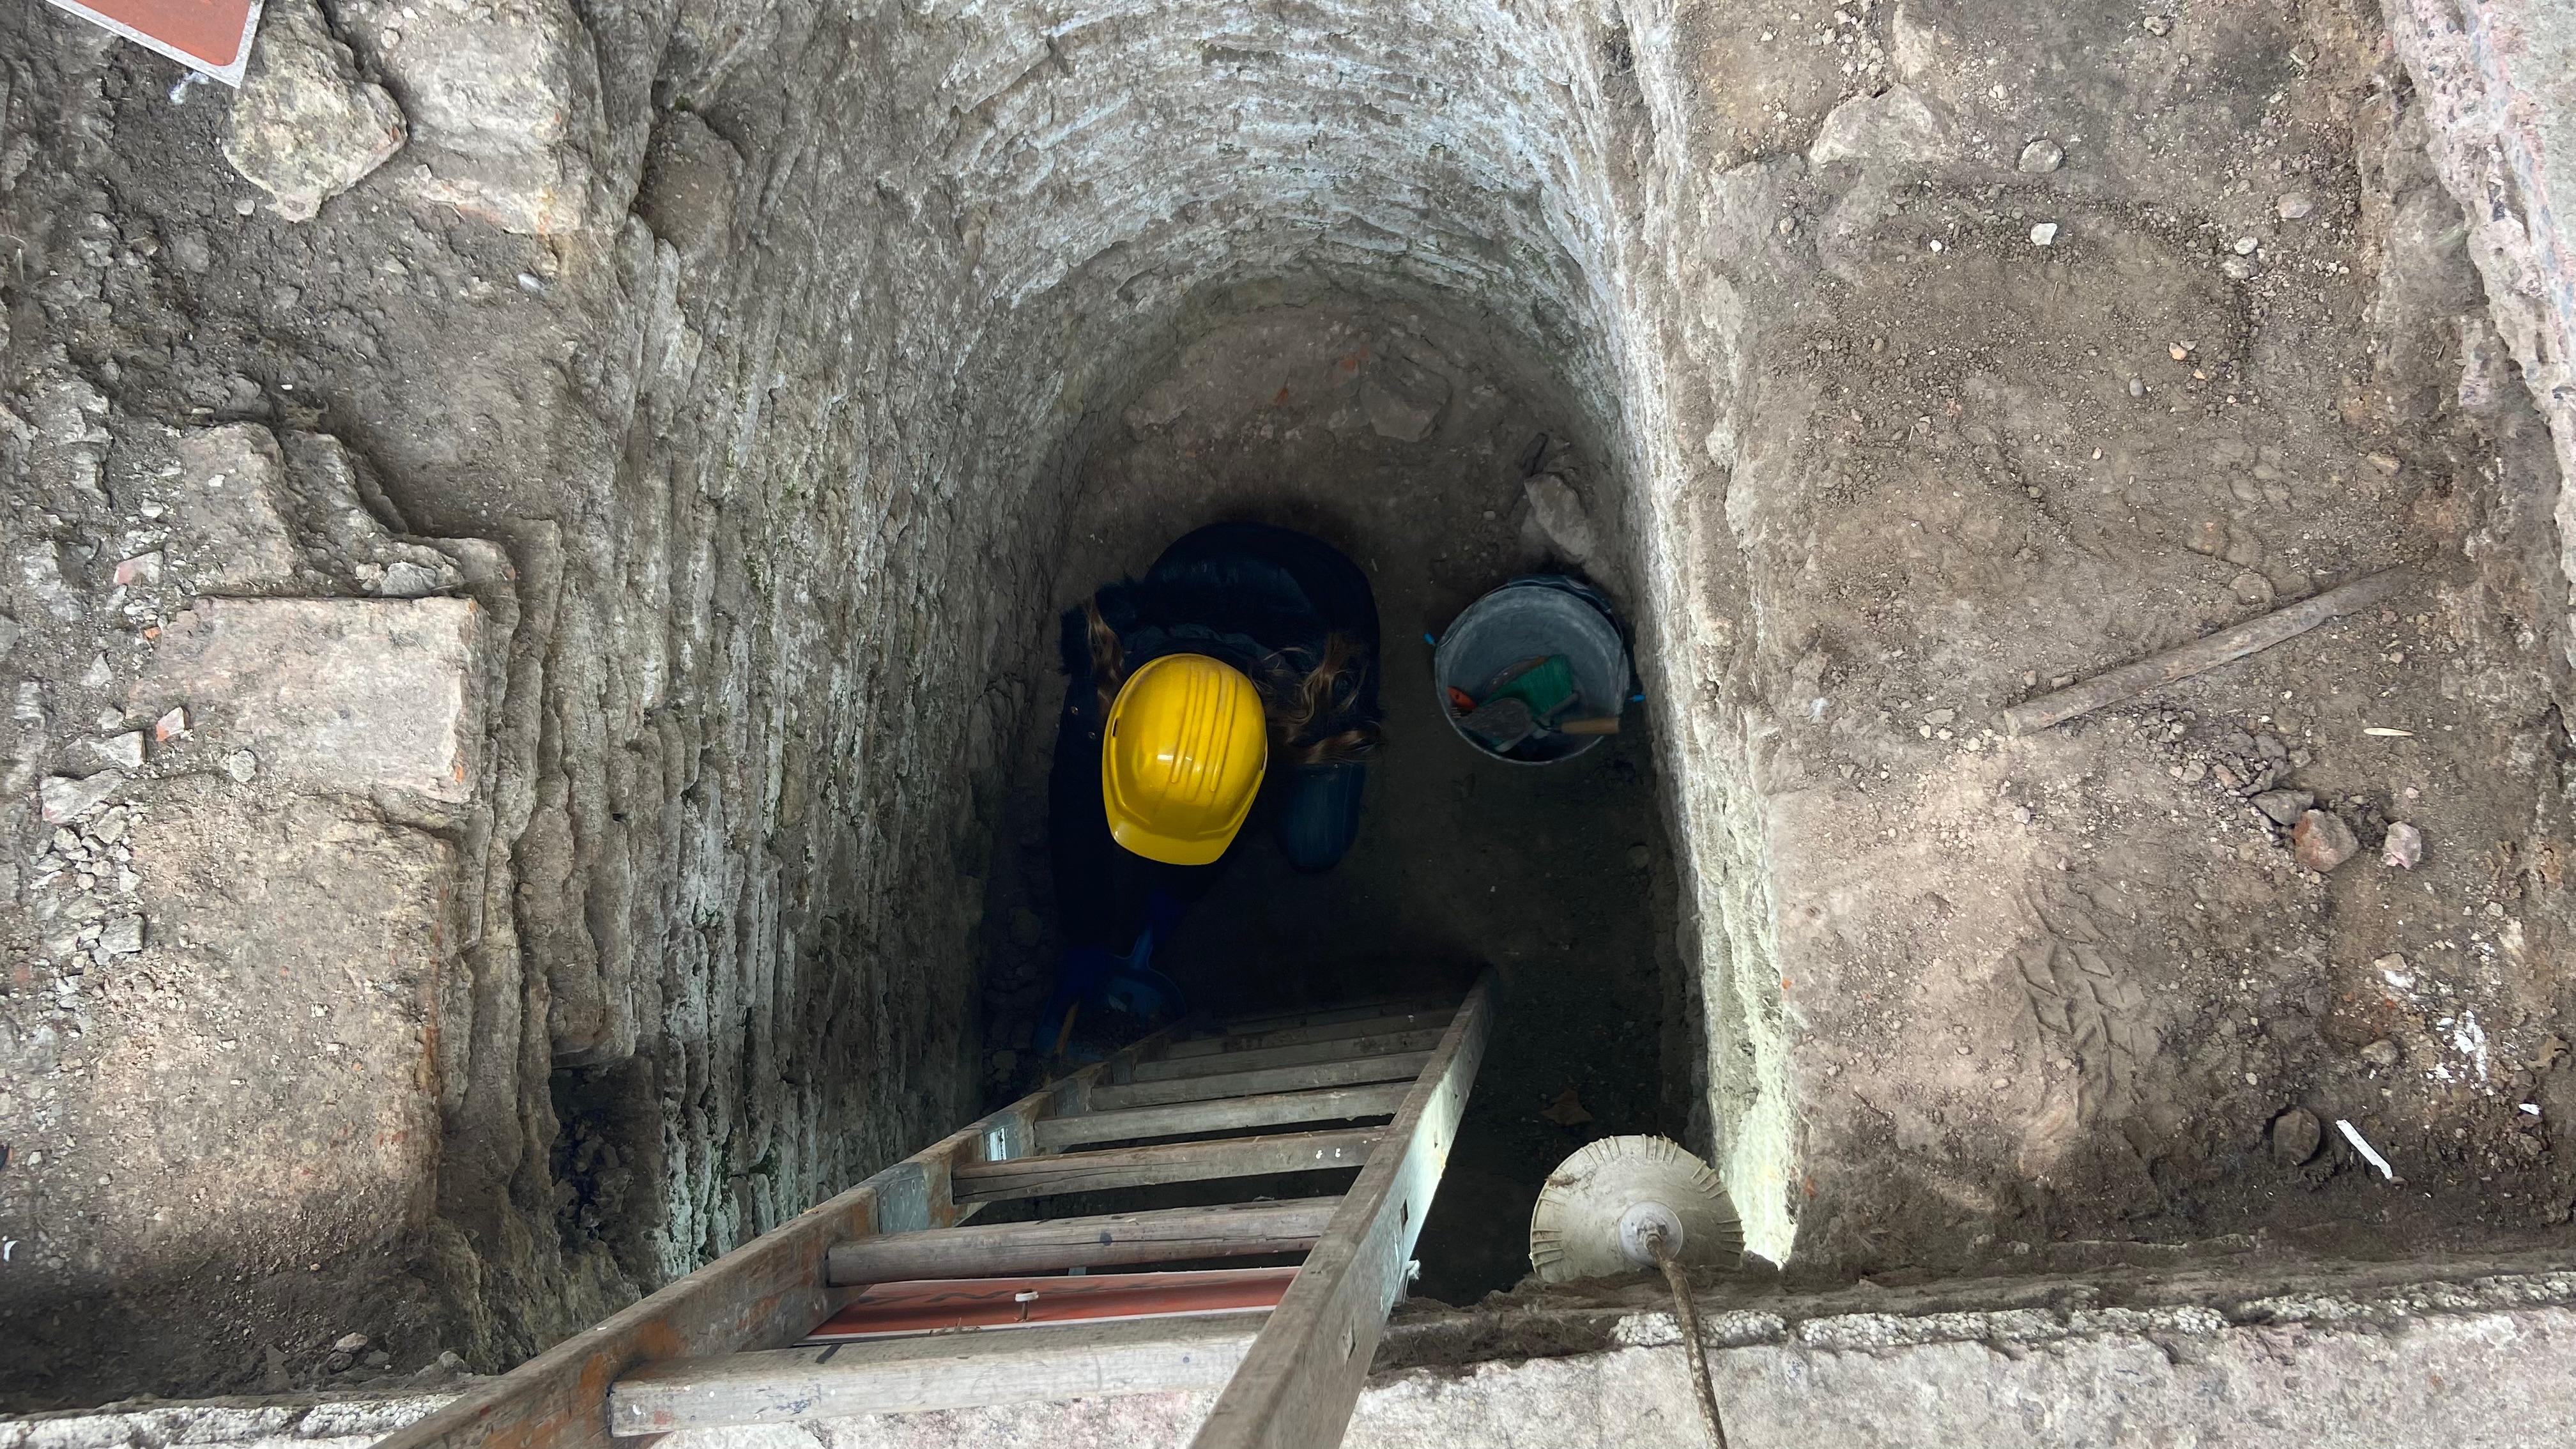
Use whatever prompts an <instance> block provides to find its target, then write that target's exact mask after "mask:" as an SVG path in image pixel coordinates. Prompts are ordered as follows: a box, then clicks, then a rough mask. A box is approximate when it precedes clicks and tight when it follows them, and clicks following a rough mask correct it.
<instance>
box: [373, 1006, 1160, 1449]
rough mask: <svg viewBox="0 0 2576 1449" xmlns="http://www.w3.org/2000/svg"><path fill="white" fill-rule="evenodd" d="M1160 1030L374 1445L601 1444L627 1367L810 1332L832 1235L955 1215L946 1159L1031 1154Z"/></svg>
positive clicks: (385, 1448) (826, 1299)
mask: <svg viewBox="0 0 2576 1449" xmlns="http://www.w3.org/2000/svg"><path fill="white" fill-rule="evenodd" d="M1161 1039H1162V1036H1161V1035H1159V1034H1158V1035H1157V1036H1155V1037H1148V1038H1147V1039H1146V1040H1145V1041H1144V1042H1139V1043H1137V1046H1136V1047H1130V1048H1128V1049H1127V1052H1122V1053H1120V1056H1119V1057H1115V1058H1111V1059H1110V1061H1103V1062H1097V1063H1094V1064H1092V1065H1091V1066H1088V1067H1085V1068H1083V1069H1082V1070H1081V1071H1079V1072H1076V1073H1074V1074H1073V1075H1072V1076H1069V1077H1066V1078H1065V1079H1063V1080H1061V1081H1058V1082H1054V1083H1052V1084H1050V1085H1048V1086H1046V1087H1043V1088H1041V1089H1039V1090H1038V1091H1035V1092H1032V1093H1030V1094H1029V1095H1028V1096H1025V1097H1022V1098H1021V1099H1020V1100H1018V1101H1017V1102H1014V1103H1012V1104H1011V1105H1010V1106H1008V1107H1005V1108H1003V1109H1002V1110H1000V1111H998V1112H995V1113H993V1114H992V1115H990V1116H988V1117H984V1118H982V1119H980V1120H978V1121H976V1122H974V1123H972V1124H970V1125H968V1126H966V1127H964V1128H962V1129H960V1130H958V1131H956V1132H952V1133H950V1134H949V1135H948V1136H946V1137H943V1138H941V1139H940V1140H939V1141H937V1142H935V1143H932V1144H931V1145H930V1146H928V1147H926V1148H923V1149H922V1150H921V1151H919V1152H916V1153H914V1154H913V1155H912V1156H910V1157H907V1158H905V1159H904V1160H902V1161H901V1162H898V1163H895V1164H894V1165H892V1166H890V1167H888V1168H886V1169H885V1170H884V1171H882V1172H879V1173H877V1174H876V1175H875V1176H873V1177H870V1178H868V1179H867V1180H866V1181H864V1182H861V1183H859V1184H858V1185H857V1186H855V1187H852V1188H849V1189H848V1190H846V1191H844V1192H842V1193H841V1194H840V1195H839V1196H837V1197H834V1198H831V1199H829V1200H828V1201H825V1202H823V1203H820V1204H818V1205H816V1206H814V1207H811V1208H808V1209H806V1210H805V1211H804V1212H802V1213H799V1214H797V1215H796V1216H795V1217H793V1218H790V1219H788V1220H787V1221H786V1222H784V1223H781V1224H779V1225H778V1226H777V1227H775V1228H772V1229H770V1230H769V1231H768V1232H766V1233H763V1234H761V1235H760V1236H759V1237H756V1238H754V1239H752V1240H751V1241H749V1242H747V1243H744V1244H743V1245H742V1246H740V1247H738V1248H735V1249H734V1250H733V1251H732V1252H730V1253H727V1254H725V1255H724V1256H723V1257H721V1258H718V1259H716V1260H715V1261H714V1262H712V1263H709V1264H708V1265H707V1266H705V1267H703V1268H700V1269H698V1270H697V1271H696V1272H694V1273H690V1274H688V1275H686V1276H685V1277H682V1278H679V1279H676V1280H674V1281H672V1282H670V1283H667V1284H664V1285H663V1286H662V1287H661V1288H660V1289H658V1290H657V1291H655V1292H653V1293H652V1294H650V1295H648V1296H646V1297H645V1298H643V1299H641V1300H639V1301H638V1302H636V1303H634V1304H631V1305H629V1306H628V1307H626V1308H624V1309H621V1310H620V1311H618V1312H616V1313H614V1314H611V1315H610V1316H609V1317H607V1318H606V1319H604V1320H602V1321H600V1322H599V1323H597V1324H595V1325H593V1326H592V1327H590V1328H588V1329H585V1330H583V1331H582V1332H579V1333H576V1334H574V1335H572V1336H571V1337H570V1338H567V1339H565V1340H564V1341H563V1342H561V1343H558V1344H556V1345H555V1346H554V1347H552V1348H549V1349H547V1350H545V1351H544V1352H542V1353H539V1354H538V1355H536V1356H535V1357H534V1358H531V1359H529V1360H528V1361H527V1362H525V1363H523V1364H521V1365H519V1366H518V1367H517V1368H514V1369H512V1370H511V1371H509V1372H508V1373H506V1374H503V1375H501V1376H500V1377H498V1378H495V1379H492V1380H490V1381H488V1382H486V1383H484V1384H483V1385H481V1386H480V1387H477V1388H475V1389H473V1390H471V1391H469V1392H467V1393H465V1394H464V1395H462V1396H460V1397H459V1398H457V1399H456V1400H455V1401H453V1402H451V1403H450V1404H448V1405H447V1406H446V1407H445V1408H443V1409H440V1410H438V1411H437V1412H435V1413H432V1414H428V1415H425V1416H423V1417H422V1418H420V1419H419V1420H417V1421H415V1422H414V1423H412V1424H410V1425H408V1426H406V1427H404V1428H402V1429H399V1430H396V1431H395V1432H394V1433H392V1434H390V1435H388V1436H386V1437H385V1438H384V1439H382V1440H379V1441H378V1442H377V1443H376V1445H375V1446H374V1449H482V1446H485V1445H489V1444H499V1445H504V1446H506V1449H606V1446H607V1445H608V1443H609V1430H608V1411H607V1397H608V1390H609V1386H610V1385H611V1384H613V1383H615V1382H616V1380H617V1379H618V1378H619V1377H620V1376H621V1375H623V1374H625V1373H627V1372H628V1371H629V1370H631V1369H634V1368H636V1367H638V1366H639V1365H642V1364H648V1363H654V1362H658V1361H660V1360H663V1359H671V1358H681V1357H686V1356H696V1355H707V1354H729V1353H739V1352H743V1351H746V1350H758V1349H771V1348H778V1347H781V1346H783V1345H786V1344H791V1343H794V1342H795V1341H796V1340H798V1339H800V1338H802V1337H804V1336H805V1335H806V1334H807V1333H808V1332H810V1331H811V1330H812V1329H813V1327H814V1325H815V1324H817V1323H820V1322H822V1321H823V1320H824V1319H825V1318H827V1317H829V1316H830V1315H831V1314H832V1312H833V1311H834V1310H835V1309H837V1308H839V1307H840V1306H841V1304H842V1303H843V1302H844V1301H846V1300H847V1299H848V1298H849V1297H850V1296H851V1295H852V1294H853V1293H855V1292H857V1291H859V1290H856V1289H847V1288H834V1287H831V1286H830V1285H829V1284H828V1283H827V1282H826V1278H827V1274H826V1267H825V1265H826V1257H827V1255H828V1253H829V1252H830V1249H831V1247H832V1245H833V1244H835V1243H839V1242H843V1241H846V1240H848V1239H850V1238H855V1237H863V1236H865V1235H867V1234H870V1233H879V1232H901V1231H906V1230H916V1229H924V1228H944V1227H948V1226H951V1225H953V1224H954V1223H956V1222H958V1221H960V1220H961V1219H962V1218H963V1217H964V1216H965V1214H966V1213H970V1212H972V1211H974V1208H975V1206H976V1205H975V1204H968V1205H966V1206H965V1207H964V1208H963V1209H961V1208H960V1207H959V1205H958V1204H957V1202H956V1201H955V1198H954V1195H953V1193H952V1191H951V1188H950V1174H951V1168H952V1166H955V1165H963V1164H967V1163H980V1162H987V1161H998V1160H1006V1159H1008V1158H1011V1157H1016V1156H1022V1155H1025V1154H1027V1153H1029V1152H1031V1151H1033V1150H1034V1144H1035V1142H1036V1140H1037V1131H1036V1127H1037V1122H1038V1119H1039V1118H1041V1117H1043V1116H1047V1115H1050V1114H1052V1113H1058V1112H1064V1113H1074V1112H1080V1111H1083V1110H1084V1109H1085V1108H1086V1107H1087V1106H1088V1104H1089V1100H1090V1092H1091V1087H1092V1084H1093V1083H1094V1082H1095V1081H1097V1080H1098V1079H1099V1078H1100V1077H1101V1076H1102V1075H1104V1074H1105V1072H1106V1071H1107V1069H1108V1068H1109V1066H1110V1064H1111V1062H1113V1061H1117V1060H1119V1059H1121V1058H1125V1057H1126V1056H1127V1053H1128V1052H1133V1051H1135V1050H1136V1049H1137V1047H1142V1046H1145V1045H1147V1044H1149V1043H1153V1042H1158V1041H1160V1040H1161Z"/></svg>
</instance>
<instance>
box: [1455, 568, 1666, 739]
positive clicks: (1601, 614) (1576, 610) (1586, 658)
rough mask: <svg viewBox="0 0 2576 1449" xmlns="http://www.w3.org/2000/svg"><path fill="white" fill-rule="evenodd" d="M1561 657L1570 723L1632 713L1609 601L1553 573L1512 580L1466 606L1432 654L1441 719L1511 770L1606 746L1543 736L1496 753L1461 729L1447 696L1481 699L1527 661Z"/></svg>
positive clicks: (1624, 651)
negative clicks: (1568, 683)
mask: <svg viewBox="0 0 2576 1449" xmlns="http://www.w3.org/2000/svg"><path fill="white" fill-rule="evenodd" d="M1546 654H1562V655H1564V656H1565V659H1566V663H1567V664H1568V665H1569V666H1570V667H1571V669H1572V671H1573V674H1574V691H1575V702H1574V704H1573V705H1572V706H1570V707H1569V708H1568V709H1567V710H1566V712H1565V713H1566V717H1568V718H1584V717H1596V718H1597V717H1599V716H1601V715H1615V714H1618V713H1619V712H1620V711H1621V710H1623V709H1625V708H1626V707H1627V703H1628V694H1629V684H1630V680H1631V678H1632V676H1631V675H1630V672H1629V668H1628V645H1627V642H1626V641H1625V640H1623V639H1622V638H1620V636H1619V626H1618V625H1617V624H1616V623H1615V622H1613V621H1612V619H1611V616H1610V607H1609V603H1608V601H1607V600H1605V599H1603V598H1602V597H1601V596H1600V594H1599V593H1598V592H1596V591H1595V590H1593V589H1592V588H1591V587H1590V586H1588V585H1585V584H1583V583H1580V582H1577V581H1576V580H1574V579H1569V578H1564V577H1562V576H1559V575H1553V574H1537V575H1529V576H1525V577H1522V578H1517V579H1514V580H1512V581H1511V582H1510V583H1507V584H1505V585H1503V586H1502V587H1501V588H1498V589H1496V590H1494V591H1493V592H1492V593H1489V594H1487V595H1485V596H1484V597H1483V598H1481V599H1478V600H1477V601H1476V602H1474V603H1472V604H1469V605H1468V606H1467V609H1466V612H1464V613H1462V614H1460V615H1459V616H1458V617H1457V619H1456V620H1455V621H1454V622H1452V623H1451V624H1450V625H1449V632H1448V633H1446V634H1444V635H1442V636H1441V637H1440V642H1439V644H1438V645H1437V646H1436V647H1434V648H1433V649H1432V651H1431V688H1432V692H1433V693H1434V694H1436V695H1438V696H1439V704H1440V717H1441V718H1442V719H1445V720H1447V721H1449V728H1450V729H1452V730H1455V731H1457V735H1458V738H1460V739H1462V740H1465V741H1466V742H1467V743H1468V744H1470V745H1472V746H1474V747H1475V748H1476V750H1477V751H1478V752H1479V753H1481V754H1484V755H1487V756H1490V757H1492V758H1494V759H1497V760H1501V761H1502V762H1503V763H1505V764H1508V765H1551V764H1554V763H1556V762H1557V761H1559V760H1570V759H1573V758H1574V757H1575V756H1576V755H1579V754H1582V753H1583V752H1584V751H1585V750H1588V749H1590V748H1592V747H1593V746H1594V745H1597V744H1599V743H1600V742H1601V736H1599V735H1557V734H1550V735H1541V736H1538V737H1536V738H1533V739H1529V740H1524V741H1522V742H1521V743H1520V744H1519V745H1516V746H1514V747H1513V750H1512V753H1510V754H1508V755H1506V754H1501V753H1498V752H1497V751H1495V750H1493V749H1490V748H1488V747H1487V746H1486V744H1485V742H1484V741H1482V740H1479V739H1477V738H1476V737H1475V736H1473V735H1470V734H1468V733H1467V732H1466V731H1465V730H1463V729H1459V728H1458V718H1459V716H1458V712H1457V711H1456V710H1454V709H1452V708H1451V707H1450V704H1449V691H1450V689H1451V688H1453V687H1454V688H1457V689H1461V690H1464V691H1466V692H1467V693H1468V694H1469V695H1471V696H1474V697H1476V698H1480V699H1481V698H1483V697H1484V693H1485V691H1486V689H1487V688H1489V687H1490V686H1491V685H1492V684H1493V682H1494V677H1495V676H1496V675H1498V674H1500V673H1502V672H1503V670H1504V669H1506V668H1508V667H1510V666H1511V665H1513V664H1516V663H1518V662H1519V661H1521V660H1523V659H1529V658H1532V657H1535V656H1538V655H1546Z"/></svg>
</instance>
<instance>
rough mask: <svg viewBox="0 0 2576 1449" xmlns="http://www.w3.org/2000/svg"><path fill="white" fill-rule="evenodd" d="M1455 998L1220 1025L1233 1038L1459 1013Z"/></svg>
mask: <svg viewBox="0 0 2576 1449" xmlns="http://www.w3.org/2000/svg"><path fill="white" fill-rule="evenodd" d="M1457 1009H1458V999H1457V998H1456V997H1454V996H1399V997H1395V998H1392V999H1390V1000H1386V1001H1371V1002H1365V1003H1363V1004H1361V1005H1358V1006H1334V1007H1319V1008H1315V1009H1312V1010H1307V1011H1273V1012H1266V1013H1264V1014H1262V1015H1259V1016H1238V1017H1234V1018H1232V1019H1230V1020H1227V1021H1223V1022H1219V1023H1218V1024H1217V1025H1218V1027H1219V1029H1220V1030H1223V1031H1224V1032H1226V1033H1227V1034H1229V1035H1232V1036H1242V1035H1244V1034H1246V1033H1248V1032H1264V1031H1277V1030H1279V1029H1281V1028H1284V1027H1301V1026H1330V1025H1332V1024H1333V1023H1335V1022H1343V1021H1366V1020H1368V1019H1369V1018H1370V1017H1373V1016H1401V1015H1403V1014H1404V1013H1406V1012H1408V1011H1444V1012H1447V1011H1456V1010H1457Z"/></svg>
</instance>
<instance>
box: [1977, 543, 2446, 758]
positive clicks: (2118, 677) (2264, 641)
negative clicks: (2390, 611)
mask: <svg viewBox="0 0 2576 1449" xmlns="http://www.w3.org/2000/svg"><path fill="white" fill-rule="evenodd" d="M2414 581H2415V576H2414V574H2413V573H2412V572H2411V571H2409V570H2408V569H2406V568H2404V567H2398V568H2390V569H2382V570H2380V571H2379V572H2378V573H2375V574H2370V575H2368V576H2366V577H2363V578H2358V579H2355V580H2353V581H2352V582H2351V583H2348V584H2344V585H2342V586H2340V587H2338V588H2332V589H2328V590H2326V591H2325V592H2324V593H2322V594H2317V595H2315V596H2313V597H2310V598H2305V599H2301V600H2300V601H2299V602H2297V603H2295V604H2285V605H2283V606H2282V607H2280V608H2278V609H2274V610H2272V611H2271V612H2270V613H2268V614H2257V615H2255V616H2254V617H2253V618H2251V619H2247V620H2245V621H2244V622H2243V623H2240V624H2235V625H2231V626H2230V627H2228V628H2225V629H2221V630H2219V631H2218V632H2217V633H2215V634H2204V635H2202V636H2201V637H2199V638H2197V639H2194V640H2192V641H2191V642H2190V643H2188V644H2178V645H2176V646H2174V647H2173V648H2171V649H2167V650H2164V651H2162V652H2161V653H2156V654H2150V655H2148V656H2147V657H2146V658H2144V659H2141V660H2138V661H2137V662H2135V663H2133V664H2123V665H2121V666H2120V667H2119V668H2117V669H2113V670H2109V671H2107V672H2105V673H2102V674H2097V675H2094V676H2093V677H2092V678H2090V679H2087V680H2085V681H2083V682H2082V683H2080V684H2074V685H2070V686H2068V687H2067V688H2065V689H2061V690H2058V691H2056V692H2054V693H2051V694H2043V695H2041V696H2040V697H2039V698H2037V699H2034V700H2028V701H2025V702H2024V703H2021V704H2017V705H2014V706H2013V707H2012V708H2010V709H2008V710H2005V711H2004V714H2003V720H2004V733H2005V734H2008V735H2026V734H2030V733H2033V732H2034V731H2038V730H2044V729H2046V728H2048V727H2049V726H2050V725H2054V724H2062V723H2064V722H2065V721H2067V720H2070V719H2073V718H2075V717H2076V716H2077V715H2080V714H2090V713H2092V712H2093V711H2094V710H2097V709H2100V708H2102V707H2103V706H2104V705H2108V704H2117V703H2119V702H2120V701H2121V700H2124V699H2128V698H2130V697H2132V696H2135V695H2140V694H2144V693H2146V692H2147V691H2148V690H2150V689H2154V688H2156V687H2157V686H2158V685H2164V684H2172V683H2174V682H2175V681H2176V680H2182V679H2189V678H2191V677H2192V676H2193V675H2195V674H2206V673H2207V672H2209V671H2210V670H2212V669H2216V668H2217V667H2218V666H2220V665H2222V664H2227V663H2230V662H2233V661H2235V660H2238V659H2242V658H2244V657H2245V656H2247V655H2249V654H2259V653H2261V652H2262V651H2264V650H2266V649H2269V648H2271V647H2272V646H2273V645H2275V644H2278V643H2281V642H2283V641H2284V640H2288V639H2295V638H2297V637H2298V636H2300V635H2301V634H2304V633H2306V632H2308V631H2309V630H2310V629H2314V628H2316V627H2317V626H2318V625H2320V624H2324V623H2326V622H2328V621H2330V620H2334V619H2340V618H2342V617H2343V616H2344V615H2346V614H2356V613H2359V612H2361V611H2362V610H2364V609H2373V608H2377V607H2378V606H2379V605H2381V604H2383V603H2385V602H2387V601H2388V600H2389V599H2391V598H2393V597H2395V596H2396V594H2397V593H2398V591H2400V590H2402V589H2404V588H2405V587H2406V586H2407V585H2408V584H2411V583H2413V582H2414Z"/></svg>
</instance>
